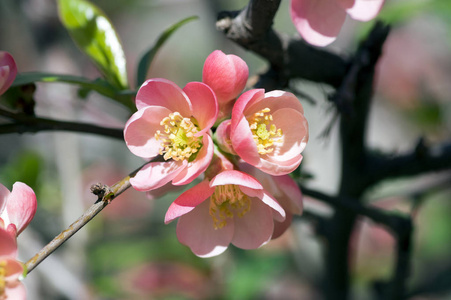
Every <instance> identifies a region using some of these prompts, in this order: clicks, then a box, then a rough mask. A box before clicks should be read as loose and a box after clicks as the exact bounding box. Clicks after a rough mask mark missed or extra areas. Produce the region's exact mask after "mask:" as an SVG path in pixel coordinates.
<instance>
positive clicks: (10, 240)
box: [0, 228, 17, 257]
mask: <svg viewBox="0 0 451 300" xmlns="http://www.w3.org/2000/svg"><path fill="white" fill-rule="evenodd" d="M0 245H1V247H0V256H10V257H16V255H17V244H16V237H15V236H13V235H11V234H9V233H8V232H7V231H6V230H4V229H2V228H0Z"/></svg>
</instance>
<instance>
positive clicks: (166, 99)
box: [135, 78, 192, 118]
mask: <svg viewBox="0 0 451 300" xmlns="http://www.w3.org/2000/svg"><path fill="white" fill-rule="evenodd" d="M135 103H136V107H137V108H138V109H141V108H144V107H146V106H163V107H166V108H167V109H169V110H170V111H172V112H179V113H180V114H181V115H182V116H184V117H188V118H189V117H190V116H191V114H192V107H191V102H190V100H189V99H188V96H186V94H185V92H183V91H182V89H181V88H179V87H178V86H177V85H176V84H175V83H173V82H172V81H170V80H167V79H163V78H153V79H149V80H147V81H145V82H144V83H143V85H142V86H141V87H140V88H139V90H138V93H137V94H136V100H135Z"/></svg>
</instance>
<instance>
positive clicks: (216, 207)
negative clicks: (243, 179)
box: [210, 184, 251, 229]
mask: <svg viewBox="0 0 451 300" xmlns="http://www.w3.org/2000/svg"><path fill="white" fill-rule="evenodd" d="M250 209H251V201H250V199H249V197H248V196H247V195H246V194H244V193H243V192H242V191H241V190H240V188H239V187H238V186H236V185H234V184H227V185H220V186H217V187H216V188H215V191H214V193H213V195H211V197H210V216H211V217H212V218H213V223H214V226H215V229H220V228H222V227H224V226H225V225H226V224H227V218H233V216H234V213H236V215H237V216H238V217H240V218H241V217H242V216H244V215H245V214H246V213H247V212H248V211H249V210H250Z"/></svg>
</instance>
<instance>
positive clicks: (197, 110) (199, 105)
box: [183, 82, 218, 136]
mask: <svg viewBox="0 0 451 300" xmlns="http://www.w3.org/2000/svg"><path fill="white" fill-rule="evenodd" d="M183 91H184V92H185V93H186V95H187V96H188V97H189V99H190V101H191V105H192V108H193V116H194V118H195V119H196V120H197V122H198V123H199V127H200V128H201V129H202V130H201V131H200V132H198V133H197V134H196V136H202V135H203V134H205V133H206V132H207V131H208V130H210V128H211V126H213V124H214V123H215V122H216V118H217V116H218V102H217V100H216V96H215V94H214V92H213V91H212V89H211V88H210V87H208V86H207V85H206V84H204V83H202V82H190V83H188V84H187V85H186V86H185V87H184V88H183Z"/></svg>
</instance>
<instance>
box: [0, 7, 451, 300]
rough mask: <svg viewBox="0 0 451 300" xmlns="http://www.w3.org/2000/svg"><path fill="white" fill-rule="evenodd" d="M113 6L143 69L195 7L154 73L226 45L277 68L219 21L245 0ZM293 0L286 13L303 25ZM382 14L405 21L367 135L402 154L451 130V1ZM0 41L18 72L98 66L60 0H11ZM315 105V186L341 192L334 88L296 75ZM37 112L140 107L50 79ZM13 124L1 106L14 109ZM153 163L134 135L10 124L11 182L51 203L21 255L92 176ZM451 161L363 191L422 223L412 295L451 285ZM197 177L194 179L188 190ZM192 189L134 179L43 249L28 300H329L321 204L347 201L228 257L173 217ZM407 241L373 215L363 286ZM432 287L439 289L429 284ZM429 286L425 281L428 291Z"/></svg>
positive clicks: (178, 76)
mask: <svg viewBox="0 0 451 300" xmlns="http://www.w3.org/2000/svg"><path fill="white" fill-rule="evenodd" d="M92 2H93V3H94V4H96V5H97V6H98V7H100V8H101V9H102V10H103V11H104V12H105V14H106V15H107V16H108V17H109V18H110V20H111V22H112V23H113V25H114V26H115V28H116V30H117V33H118V35H119V37H120V39H121V41H122V45H123V48H124V51H125V55H126V59H127V68H128V70H129V72H128V74H129V75H130V78H129V82H130V83H131V87H132V88H136V86H135V81H136V78H134V77H133V76H134V74H135V70H136V68H137V64H138V61H139V59H140V58H141V56H142V55H143V54H144V52H145V51H146V50H147V49H148V48H149V47H150V46H152V45H153V44H154V42H155V40H156V38H157V37H158V35H159V34H160V33H161V32H162V31H163V30H164V29H165V28H167V27H169V26H170V25H172V24H174V23H176V22H178V21H180V20H182V19H184V18H186V17H189V16H198V17H199V19H197V20H195V21H193V22H190V23H188V24H186V25H184V26H183V27H181V29H179V30H178V31H177V32H176V33H175V34H174V35H173V36H171V37H170V39H169V40H168V42H167V43H166V44H165V45H164V46H163V48H162V49H161V50H160V52H159V53H158V55H157V56H156V58H155V61H154V62H153V64H152V66H151V68H150V71H149V73H148V77H147V78H151V77H164V78H167V79H169V80H172V81H174V82H175V83H177V84H178V85H179V86H184V85H185V84H186V83H187V82H189V81H201V79H202V66H203V62H204V60H205V58H206V57H207V56H208V55H209V54H210V53H211V52H212V51H214V50H216V49H220V50H222V51H223V52H225V53H227V54H230V53H233V54H236V55H239V56H240V57H242V58H243V59H244V60H245V61H246V62H247V64H248V65H249V68H250V75H251V76H252V75H255V74H258V73H259V72H263V71H264V70H265V69H266V68H267V65H266V63H265V61H264V60H262V59H261V58H259V57H257V56H255V55H254V54H253V53H249V52H246V51H244V50H243V49H241V48H239V47H238V46H236V45H235V44H233V43H232V42H230V41H228V40H227V39H225V38H224V37H223V35H222V33H220V32H218V31H217V30H216V29H215V20H216V16H217V13H218V12H220V11H222V10H239V9H241V8H243V7H244V6H245V5H246V4H247V1H244V0H159V1H157V0H127V1H126V0H118V1H108V0H92ZM288 7H289V1H288V0H283V1H282V4H281V6H280V9H279V12H278V14H277V16H276V19H275V22H274V26H275V28H276V29H277V30H280V31H283V32H286V33H288V34H291V35H293V36H294V35H296V34H297V33H296V31H295V28H294V26H293V25H292V23H291V19H290V17H289V8H288ZM380 17H381V18H382V20H386V21H389V22H391V23H392V25H393V28H392V31H391V33H390V35H389V37H388V40H387V42H386V44H385V46H384V54H383V57H382V59H381V60H380V62H379V63H378V76H377V78H376V82H375V90H376V95H375V97H374V101H373V104H372V109H371V114H370V119H369V129H368V135H367V142H368V144H369V145H370V146H371V147H373V148H374V149H378V150H381V151H386V152H392V153H394V154H396V153H402V152H404V151H408V150H409V149H412V148H413V147H415V145H416V143H417V141H418V139H419V138H420V137H425V138H426V139H427V141H428V142H431V143H433V144H434V143H440V142H442V141H445V140H448V141H449V139H450V137H451V134H450V132H451V121H450V120H451V101H450V100H451V99H450V95H451V84H450V83H451V59H450V58H451V56H450V53H451V52H450V45H451V38H450V37H451V3H449V1H447V0H442V1H437V0H435V1H433V0H430V1H427V0H422V1H421V0H418V1H402V0H386V4H385V6H384V8H383V10H382V13H381V16H380ZM370 27H371V23H365V24H363V23H358V22H355V21H353V20H350V19H349V20H347V22H346V23H345V26H344V27H343V29H342V31H341V33H340V35H339V37H338V39H337V41H336V42H335V43H333V44H332V45H331V46H329V47H328V49H329V50H330V51H333V52H335V53H339V54H342V55H344V56H349V55H352V53H353V51H354V50H355V49H356V46H357V43H358V40H359V39H360V38H362V37H364V36H365V34H366V32H368V30H369V28H370ZM0 50H3V51H8V52H10V53H11V54H12V55H13V56H14V58H15V60H16V63H17V65H18V70H19V72H29V71H40V72H52V73H60V74H71V75H80V76H85V77H87V78H91V79H95V78H97V77H99V76H100V74H99V73H98V71H97V70H96V68H95V67H94V65H92V63H91V62H90V61H89V59H88V58H87V57H86V56H84V55H83V54H82V53H81V51H79V49H78V48H77V47H76V45H75V44H74V43H73V41H72V40H71V38H70V36H69V35H68V33H67V31H66V30H65V29H64V27H63V26H62V25H61V22H60V21H59V19H58V13H57V7H56V3H55V1H53V0H15V1H10V0H2V1H0ZM290 87H292V88H293V89H294V90H298V91H302V92H303V93H305V94H307V95H309V96H310V98H312V99H314V100H315V103H311V102H309V101H305V99H303V98H301V102H302V103H303V105H304V108H305V116H306V118H307V119H308V121H309V125H310V141H309V144H308V146H307V149H306V151H305V152H304V154H305V156H304V157H305V158H304V161H303V163H302V165H303V172H305V173H306V174H310V175H311V178H310V179H308V180H307V179H305V180H304V182H303V183H304V184H305V185H306V186H309V187H311V188H314V189H317V190H320V191H322V192H324V193H328V194H333V193H334V192H336V190H337V184H338V182H339V180H340V178H339V174H340V160H339V159H340V153H339V151H337V149H340V148H339V146H338V143H339V140H338V130H337V128H336V126H335V127H332V130H331V132H330V134H329V135H327V136H326V137H324V136H322V133H323V132H324V130H325V129H326V127H327V126H328V124H329V122H328V120H330V119H332V110H331V108H332V104H330V103H329V102H328V101H327V100H326V98H327V95H328V93H330V92H331V91H332V89H331V88H330V87H328V86H325V85H321V84H317V83H312V82H307V81H303V80H296V81H293V82H292V83H291V85H290ZM35 101H36V107H35V112H36V114H37V115H38V116H41V117H49V118H54V119H59V120H78V121H83V122H89V123H93V124H98V125H101V126H108V127H114V128H123V126H124V124H125V122H126V121H127V119H128V118H129V112H128V110H127V109H125V108H123V107H122V106H120V105H119V104H117V103H115V102H112V101H110V100H109V99H107V98H105V97H103V96H100V95H99V94H96V93H94V92H92V93H90V94H89V95H88V97H86V98H84V99H82V98H80V97H79V96H78V90H77V88H76V87H74V86H72V85H69V84H62V83H38V84H37V90H36V93H35ZM0 122H3V120H1V119H0ZM142 163H143V162H142V161H141V159H139V158H138V157H135V156H134V155H133V154H131V153H130V152H129V150H128V149H127V147H126V146H125V143H124V142H123V141H121V140H114V139H111V138H106V137H99V136H94V135H86V134H76V133H67V132H39V133H36V134H22V135H19V134H7V135H1V136H0V182H1V183H2V184H4V185H5V186H7V187H8V188H9V189H11V187H12V184H13V183H14V182H15V181H22V182H25V183H27V184H28V185H30V186H31V187H32V188H33V189H34V190H35V192H36V194H37V199H38V211H37V213H36V216H35V218H34V219H33V221H32V223H31V224H30V227H29V228H28V229H27V230H26V231H24V232H23V233H22V234H21V236H20V237H19V240H18V242H19V247H20V257H19V259H20V260H22V261H27V260H28V259H29V258H31V257H32V256H33V255H34V254H35V253H36V252H38V251H39V250H40V249H41V248H42V247H43V246H44V245H45V244H47V243H48V242H49V241H50V240H52V239H53V238H54V237H55V236H56V235H57V234H59V233H60V232H61V231H62V230H64V229H65V228H66V227H67V226H68V225H70V224H71V223H72V222H73V221H75V220H76V219H77V218H78V217H79V216H80V215H81V214H82V213H83V212H84V211H85V210H86V209H87V208H88V207H89V206H90V205H91V204H92V203H93V202H95V200H96V197H95V196H94V195H92V194H91V193H90V190H89V188H90V186H91V185H92V184H93V183H97V182H102V183H105V184H109V185H111V184H113V183H115V182H116V181H118V180H120V179H121V178H123V177H125V176H126V175H127V174H128V173H130V172H131V171H133V170H134V169H136V168H137V167H139V166H140V165H141V164H142ZM450 187H451V173H450V172H440V173H435V174H428V175H425V176H421V177H416V178H412V179H405V180H404V179H403V180H401V179H399V180H392V181H386V182H384V183H383V184H381V185H378V186H377V187H375V188H374V189H373V190H371V192H370V193H368V194H367V195H365V202H366V203H368V204H370V205H375V206H377V207H379V208H382V209H386V210H390V211H394V212H396V213H399V214H406V215H411V216H412V217H413V219H414V223H415V231H414V249H413V254H412V269H411V277H410V279H409V281H408V283H409V287H410V288H411V290H412V291H413V292H412V297H411V299H451V252H450V250H449V249H451V218H450V217H449V216H450V215H451V201H450V200H451V189H450ZM185 189H186V188H185ZM182 191H183V189H182V190H180V191H178V192H172V193H169V194H166V195H164V196H163V197H161V198H159V199H153V200H150V199H148V198H147V197H146V195H145V194H144V193H139V192H136V191H133V190H132V189H129V190H127V191H126V192H125V193H124V194H122V195H121V196H120V197H118V198H117V199H116V200H114V201H113V203H112V204H111V205H109V206H108V207H107V208H106V209H105V210H103V211H102V213H101V214H100V215H98V216H97V217H96V218H95V219H94V220H93V221H92V222H90V223H89V224H88V225H87V226H86V227H84V228H83V229H82V230H81V231H79V232H78V233H77V234H76V235H75V236H74V237H73V238H71V239H70V240H69V241H68V242H66V243H65V244H64V245H63V246H62V247H61V248H60V249H58V250H57V251H56V252H55V253H54V254H53V255H51V256H50V257H49V258H48V259H46V260H45V261H44V262H42V263H41V264H40V265H39V266H38V267H37V268H36V269H35V270H34V271H33V272H32V273H30V275H29V276H28V277H27V278H26V279H25V281H24V283H25V285H26V286H27V290H28V295H29V299H33V300H37V299H321V288H320V284H321V278H322V273H323V272H324V268H325V267H326V266H324V264H323V258H322V255H323V246H324V245H323V244H322V240H321V238H320V237H319V236H318V235H317V234H316V233H315V230H316V226H315V225H316V222H315V219H316V218H312V216H316V217H318V218H328V217H330V216H331V214H332V213H333V209H332V208H331V207H329V206H327V205H326V204H323V203H321V202H319V201H316V200H314V199H309V198H307V197H306V198H305V200H304V203H305V210H306V212H307V214H306V216H305V217H300V218H298V219H296V220H295V221H294V222H293V226H292V228H291V229H290V230H289V231H288V232H286V233H285V234H284V235H283V236H282V237H280V238H279V239H277V240H274V241H272V242H270V243H269V244H267V245H265V246H264V247H262V248H260V249H257V250H252V251H243V250H241V249H237V248H235V247H233V246H230V247H229V249H228V250H227V251H226V253H224V254H222V255H220V256H219V257H215V258H209V259H201V258H198V257H196V256H195V255H193V254H192V253H191V251H190V250H189V249H188V248H187V247H185V246H183V245H182V244H180V243H179V242H178V241H177V237H176V234H175V222H174V223H171V224H169V225H164V223H163V218H164V214H165V212H166V210H167V208H168V207H169V205H170V203H171V202H172V201H173V200H174V199H175V198H176V197H177V195H178V194H180V193H181V192H182ZM393 247H394V239H393V238H392V236H391V235H390V234H389V233H388V232H387V231H386V230H385V228H383V227H380V226H376V225H375V224H373V223H371V222H370V221H368V220H366V219H361V220H360V221H359V225H358V226H357V227H356V229H355V233H354V235H353V238H352V244H351V247H350V257H351V258H352V259H351V260H352V294H353V298H354V299H372V288H373V284H374V282H377V281H382V280H386V279H389V278H390V276H391V274H392V272H393V262H394V254H393ZM419 287H425V288H424V290H421V289H420V291H418V290H419ZM415 291H416V293H414V292H415Z"/></svg>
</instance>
